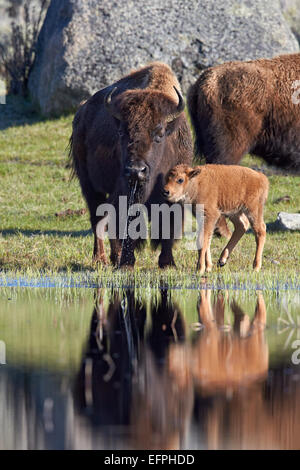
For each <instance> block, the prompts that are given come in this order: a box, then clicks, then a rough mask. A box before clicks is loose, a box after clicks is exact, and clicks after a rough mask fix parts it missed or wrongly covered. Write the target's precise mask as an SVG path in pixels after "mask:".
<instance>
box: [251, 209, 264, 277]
mask: <svg viewBox="0 0 300 470" xmlns="http://www.w3.org/2000/svg"><path fill="white" fill-rule="evenodd" d="M249 219H250V223H251V227H252V229H253V232H254V235H255V241H256V252H255V257H254V262H253V269H254V271H256V272H258V271H259V270H260V268H261V265H262V253H263V249H264V244H265V241H266V224H265V223H264V219H263V209H262V208H259V209H258V210H257V211H256V213H254V214H253V213H252V214H251V216H249Z"/></svg>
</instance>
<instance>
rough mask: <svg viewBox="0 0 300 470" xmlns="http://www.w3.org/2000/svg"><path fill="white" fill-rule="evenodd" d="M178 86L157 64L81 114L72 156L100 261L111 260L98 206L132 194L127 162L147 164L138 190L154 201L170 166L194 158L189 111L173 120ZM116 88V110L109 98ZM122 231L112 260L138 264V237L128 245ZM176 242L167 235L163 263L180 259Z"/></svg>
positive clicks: (98, 97) (143, 199)
mask: <svg viewBox="0 0 300 470" xmlns="http://www.w3.org/2000/svg"><path fill="white" fill-rule="evenodd" d="M174 87H176V88H177V90H179V91H180V85H179V83H178V81H177V79H176V77H175V76H174V74H173V72H172V71H171V69H170V68H169V67H168V66H167V65H164V64H161V63H153V64H150V65H148V66H146V67H144V68H142V69H140V70H137V71H134V72H132V73H131V74H130V75H128V76H126V77H124V78H122V79H121V80H119V81H118V82H116V83H114V84H112V85H110V86H108V87H107V88H105V89H103V90H101V91H99V92H98V93H96V94H95V95H94V96H92V97H91V98H90V99H89V100H88V101H87V102H86V103H83V105H82V106H81V107H80V108H79V110H78V111H77V113H76V115H75V118H74V121H73V134H72V137H71V140H70V146H71V152H70V157H71V162H72V166H73V170H74V173H75V174H76V175H77V177H78V179H79V181H80V185H81V189H82V193H83V196H84V197H85V199H86V201H87V204H88V208H89V211H90V218H91V225H92V229H93V232H94V239H95V244H94V260H95V261H99V262H102V263H106V262H107V260H106V255H105V252H104V244H103V238H102V237H101V236H100V237H99V230H97V226H98V227H99V224H100V223H101V221H102V222H103V224H104V220H102V219H103V218H100V217H97V216H96V209H97V207H98V206H99V205H100V204H102V203H104V202H111V203H113V204H114V205H115V208H116V210H117V209H118V198H119V196H122V195H125V196H128V195H129V192H130V188H129V184H128V179H127V178H126V176H125V169H126V167H128V166H130V165H136V164H141V162H142V164H145V166H146V167H147V171H148V173H147V178H145V181H144V182H143V184H139V186H138V188H137V191H136V194H137V195H139V202H141V203H145V204H146V206H149V205H150V204H151V203H156V204H160V203H162V202H164V198H163V196H162V188H163V178H164V175H165V174H166V173H167V172H168V171H169V169H170V168H171V167H173V166H174V165H176V164H178V163H190V162H191V161H192V156H193V150H192V138H191V133H190V130H189V126H188V123H187V120H186V117H185V114H184V113H183V112H182V113H181V114H180V115H179V116H178V117H177V118H176V119H174V120H173V121H172V122H170V117H171V118H172V116H173V115H176V111H177V107H178V95H177V93H176V91H175V89H174ZM114 88H116V90H115V91H114V93H113V95H112V101H111V104H110V109H111V110H112V111H113V112H112V113H111V112H109V110H108V109H107V107H106V106H105V98H106V97H107V96H108V95H109V93H110V92H111V91H112V90H113V89H114ZM116 116H118V118H119V119H116ZM133 202H136V201H133ZM117 218H118V213H117ZM97 233H98V235H97ZM120 236H121V234H120V233H119V234H118V239H117V240H110V243H111V261H112V262H113V264H116V265H118V264H120V265H123V264H124V265H128V266H133V265H134V262H135V258H134V248H135V242H131V241H130V240H129V241H126V243H125V244H124V245H123V250H122V249H121V240H120ZM172 244H173V239H170V240H161V246H162V251H161V254H160V257H159V266H160V267H165V266H168V265H173V264H174V260H173V255H172ZM121 252H122V257H121V259H120V256H121Z"/></svg>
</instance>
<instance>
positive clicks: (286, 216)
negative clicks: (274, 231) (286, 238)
mask: <svg viewBox="0 0 300 470" xmlns="http://www.w3.org/2000/svg"><path fill="white" fill-rule="evenodd" d="M276 225H277V226H278V228H279V229H280V230H300V214H290V213H288V212H279V213H278V215H277V220H276Z"/></svg>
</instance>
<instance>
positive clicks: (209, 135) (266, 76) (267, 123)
mask: <svg viewBox="0 0 300 470" xmlns="http://www.w3.org/2000/svg"><path fill="white" fill-rule="evenodd" d="M299 80H300V54H290V55H283V56H279V57H276V58H274V59H260V60H254V61H249V62H229V63H225V64H223V65H219V66H216V67H212V68H209V69H207V70H205V71H204V72H203V73H202V74H201V75H200V77H199V78H198V80H197V82H196V83H195V84H194V85H193V86H192V87H191V88H190V90H189V94H188V107H189V111H190V114H191V119H192V123H193V126H194V129H195V134H196V153H197V154H198V155H199V156H200V155H203V156H204V157H205V159H206V162H207V163H226V164H236V163H238V162H239V161H240V160H241V158H242V157H243V155H244V154H246V153H248V152H249V153H251V154H255V155H257V156H260V157H262V158H264V159H265V160H266V161H267V162H268V163H270V164H272V165H277V166H281V167H285V168H291V169H295V170H298V171H299V170H300V103H299V104H297V102H298V100H299V98H300V96H299V95H300V93H299V92H298V91H299V88H300V86H299V82H298V83H297V81H299ZM297 88H298V91H297ZM293 97H294V99H292V98H293Z"/></svg>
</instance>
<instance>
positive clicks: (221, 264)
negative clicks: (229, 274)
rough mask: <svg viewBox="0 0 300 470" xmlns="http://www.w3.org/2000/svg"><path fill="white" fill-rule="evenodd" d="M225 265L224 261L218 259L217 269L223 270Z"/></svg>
mask: <svg viewBox="0 0 300 470" xmlns="http://www.w3.org/2000/svg"><path fill="white" fill-rule="evenodd" d="M225 264H226V261H224V260H223V259H219V261H218V266H219V268H223V266H225Z"/></svg>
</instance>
